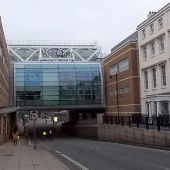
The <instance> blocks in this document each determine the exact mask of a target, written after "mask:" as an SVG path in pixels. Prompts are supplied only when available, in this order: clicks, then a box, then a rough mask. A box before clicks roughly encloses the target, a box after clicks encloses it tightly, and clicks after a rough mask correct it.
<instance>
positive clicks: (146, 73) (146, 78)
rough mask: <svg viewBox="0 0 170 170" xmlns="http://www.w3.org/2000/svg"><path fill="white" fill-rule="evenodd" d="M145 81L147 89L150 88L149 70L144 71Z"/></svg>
mask: <svg viewBox="0 0 170 170" xmlns="http://www.w3.org/2000/svg"><path fill="white" fill-rule="evenodd" d="M144 83H145V89H148V71H147V70H146V71H144Z"/></svg>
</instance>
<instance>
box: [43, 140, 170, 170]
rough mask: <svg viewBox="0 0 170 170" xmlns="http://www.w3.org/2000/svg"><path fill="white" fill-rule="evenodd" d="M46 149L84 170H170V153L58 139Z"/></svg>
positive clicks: (128, 146)
mask: <svg viewBox="0 0 170 170" xmlns="http://www.w3.org/2000/svg"><path fill="white" fill-rule="evenodd" d="M44 145H45V146H46V147H47V148H48V149H51V151H52V152H53V153H54V154H56V156H57V157H60V158H61V157H62V160H63V161H64V163H65V164H66V165H67V164H68V165H70V163H71V164H74V166H75V167H76V168H70V169H83V170H170V151H165V150H159V149H152V148H144V147H138V146H132V145H124V144H117V143H108V142H100V141H93V140H85V139H79V138H72V137H59V138H55V139H52V140H46V141H45V142H44Z"/></svg>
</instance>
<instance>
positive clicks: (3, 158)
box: [0, 139, 69, 170]
mask: <svg viewBox="0 0 170 170" xmlns="http://www.w3.org/2000/svg"><path fill="white" fill-rule="evenodd" d="M0 170H69V168H67V167H66V166H65V165H64V164H63V163H62V162H61V161H59V160H58V159H57V157H55V156H54V155H53V154H51V153H50V152H48V151H46V150H45V149H42V147H40V148H37V149H36V150H35V149H33V146H28V145H25V144H24V139H20V140H19V142H18V145H17V146H14V145H13V143H12V142H8V143H5V144H3V145H0Z"/></svg>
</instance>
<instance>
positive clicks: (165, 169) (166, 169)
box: [155, 164, 170, 170]
mask: <svg viewBox="0 0 170 170" xmlns="http://www.w3.org/2000/svg"><path fill="white" fill-rule="evenodd" d="M155 166H156V167H158V168H161V169H163V170H170V168H167V167H164V166H160V165H157V164H155Z"/></svg>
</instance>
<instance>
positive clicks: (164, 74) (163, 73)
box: [160, 63, 167, 87]
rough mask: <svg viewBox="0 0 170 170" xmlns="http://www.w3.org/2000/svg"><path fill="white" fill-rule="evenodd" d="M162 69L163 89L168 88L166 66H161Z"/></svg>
mask: <svg viewBox="0 0 170 170" xmlns="http://www.w3.org/2000/svg"><path fill="white" fill-rule="evenodd" d="M160 68H161V85H162V87H166V86H167V79H166V64H165V63H164V64H161V65H160ZM163 68H164V69H163Z"/></svg>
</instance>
